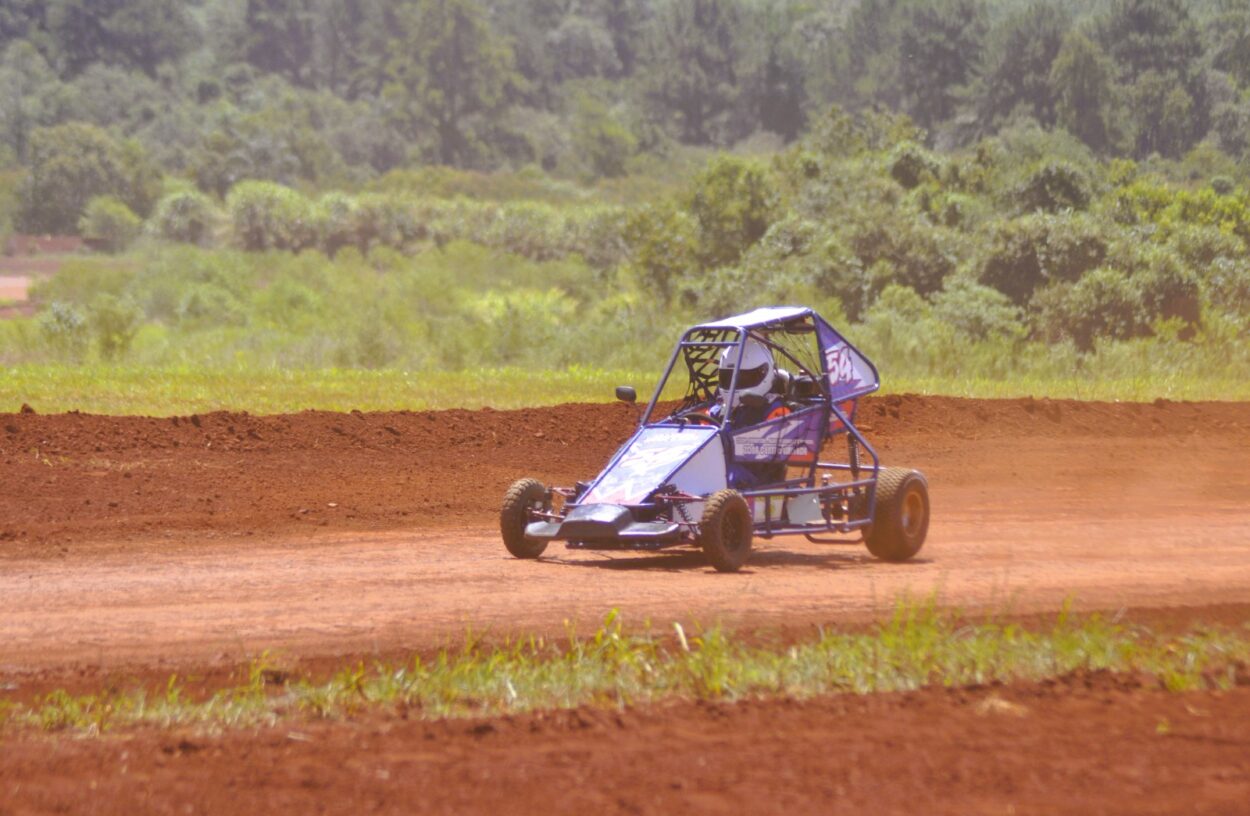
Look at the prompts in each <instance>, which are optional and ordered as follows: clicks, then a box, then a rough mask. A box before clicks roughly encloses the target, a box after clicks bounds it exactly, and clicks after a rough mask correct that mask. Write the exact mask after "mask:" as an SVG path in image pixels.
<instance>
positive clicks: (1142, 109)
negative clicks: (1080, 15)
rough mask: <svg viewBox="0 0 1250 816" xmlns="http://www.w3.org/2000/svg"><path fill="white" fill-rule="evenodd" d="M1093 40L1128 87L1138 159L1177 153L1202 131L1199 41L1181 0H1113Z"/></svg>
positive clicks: (1205, 117) (1204, 108)
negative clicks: (1154, 154) (1098, 42)
mask: <svg viewBox="0 0 1250 816" xmlns="http://www.w3.org/2000/svg"><path fill="white" fill-rule="evenodd" d="M1098 37H1099V40H1100V41H1101V42H1102V44H1103V47H1104V48H1105V49H1106V51H1107V54H1109V55H1110V57H1111V59H1112V60H1113V61H1114V63H1115V64H1116V66H1117V68H1118V69H1119V80H1120V84H1121V85H1122V86H1124V87H1126V88H1129V89H1130V91H1129V96H1130V102H1131V104H1130V107H1129V112H1130V114H1131V118H1132V120H1133V123H1134V127H1133V131H1134V134H1135V138H1134V143H1135V145H1134V146H1135V148H1136V153H1137V155H1138V156H1148V155H1149V154H1150V153H1152V152H1155V151H1159V152H1161V153H1165V154H1167V155H1178V154H1179V153H1181V152H1184V151H1185V150H1187V149H1188V148H1189V147H1191V146H1192V145H1193V144H1194V142H1196V141H1197V140H1198V138H1200V137H1201V136H1202V135H1203V134H1205V133H1206V131H1207V128H1208V127H1209V116H1210V110H1209V105H1208V102H1207V96H1206V89H1205V87H1204V84H1203V81H1202V71H1201V66H1200V63H1199V61H1200V59H1201V57H1202V40H1201V36H1200V34H1199V31H1198V26H1197V24H1196V23H1195V22H1194V20H1193V18H1192V17H1190V15H1189V11H1188V9H1187V8H1186V5H1185V3H1184V2H1183V0H1115V2H1113V3H1112V5H1111V9H1110V11H1109V12H1108V13H1107V15H1106V16H1105V17H1104V18H1103V19H1102V20H1101V21H1100V24H1099V27H1098Z"/></svg>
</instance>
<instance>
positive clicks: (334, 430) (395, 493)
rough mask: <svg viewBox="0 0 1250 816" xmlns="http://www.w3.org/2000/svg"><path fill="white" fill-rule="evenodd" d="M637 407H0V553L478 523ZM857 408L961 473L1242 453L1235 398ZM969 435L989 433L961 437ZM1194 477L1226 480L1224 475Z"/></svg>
mask: <svg viewBox="0 0 1250 816" xmlns="http://www.w3.org/2000/svg"><path fill="white" fill-rule="evenodd" d="M635 416H636V414H635V411H634V409H633V408H631V407H629V406H626V405H623V404H607V405H566V406H560V407H555V408H542V409H530V410H521V411H491V410H483V411H443V412H419V413H412V412H395V413H369V414H365V413H360V412H353V413H351V414H337V413H327V412H313V411H310V412H305V413H300V414H292V415H282V416H250V415H248V414H246V413H212V414H205V415H202V416H190V417H171V418H163V419H154V418H146V417H106V416H93V415H87V414H77V413H70V414H59V415H51V416H42V415H39V414H35V413H18V414H0V486H2V488H0V557H4V556H14V555H21V556H40V555H57V554H65V553H68V552H70V551H73V550H75V549H77V548H79V547H80V546H82V545H83V544H96V545H98V544H101V543H107V544H109V545H117V544H119V543H123V542H125V541H126V540H140V539H146V538H152V537H162V536H168V535H170V534H177V535H178V536H179V538H180V539H182V540H188V539H189V540H195V539H197V538H203V537H220V536H222V535H245V536H250V535H262V534H273V533H277V532H289V531H292V530H298V531H301V532H305V531H307V530H308V529H309V528H315V527H328V528H330V529H333V530H340V531H341V530H395V529H415V528H431V527H462V526H464V525H468V524H489V523H490V522H491V521H492V520H493V518H494V516H495V513H496V512H497V508H498V504H499V501H500V497H501V496H502V494H503V491H504V490H505V489H506V487H507V485H508V484H510V483H511V482H512V481H513V480H514V479H516V478H518V477H519V476H521V475H530V476H536V477H538V478H539V479H542V480H544V481H546V482H548V483H551V482H553V481H554V482H560V483H569V482H571V481H573V480H575V479H579V478H587V477H589V476H592V475H593V474H594V473H596V472H597V471H598V470H599V468H600V467H602V466H603V464H604V463H605V461H606V459H607V457H608V456H609V455H610V454H611V452H612V451H613V450H615V449H616V447H617V446H618V445H619V444H620V443H621V442H622V441H623V440H624V439H625V438H626V437H627V436H628V434H629V432H630V429H631V427H632V424H633V422H634V418H635ZM860 422H861V424H862V427H863V428H864V429H865V430H866V431H867V432H868V433H869V435H870V438H871V439H872V440H873V441H874V442H875V443H877V444H878V445H879V446H880V447H881V448H882V450H884V451H886V452H889V451H890V450H891V448H892V443H896V442H897V443H900V444H901V445H902V447H904V448H905V451H906V453H908V454H909V455H911V456H912V457H913V458H912V460H910V461H908V462H899V461H898V460H893V459H891V460H890V461H887V464H894V463H900V464H910V465H914V466H917V467H921V468H922V469H924V470H925V471H926V472H928V473H930V474H932V473H933V471H934V467H933V466H934V464H939V465H940V469H942V470H943V472H944V474H947V475H950V476H952V477H953V478H955V479H964V477H963V476H962V475H961V473H960V472H959V471H960V469H961V466H963V465H970V464H971V465H974V466H975V467H977V469H978V473H984V472H985V470H986V468H985V465H987V464H988V465H989V468H991V469H995V470H998V471H999V472H1000V474H1001V475H1002V476H1003V477H1008V476H1010V475H1011V470H1012V469H1013V467H1012V461H1013V455H1014V449H1015V442H1014V440H1028V441H1032V442H1038V441H1049V442H1051V443H1053V444H1054V445H1055V446H1056V449H1062V448H1064V447H1070V448H1072V450H1071V456H1072V457H1075V458H1081V456H1082V452H1081V451H1079V450H1077V449H1076V448H1078V447H1080V446H1082V445H1084V444H1086V441H1087V440H1107V439H1114V440H1143V441H1147V442H1149V443H1153V444H1157V443H1159V442H1160V441H1162V442H1166V443H1175V447H1176V448H1177V449H1178V453H1179V449H1181V448H1184V447H1187V446H1189V447H1190V448H1191V449H1190V450H1188V451H1187V452H1186V453H1185V455H1184V457H1183V458H1179V457H1178V459H1177V461H1175V462H1174V463H1172V466H1174V467H1176V468H1177V479H1178V481H1177V482H1176V483H1175V487H1177V488H1180V489H1183V488H1184V487H1186V486H1188V485H1190V484H1192V483H1191V481H1190V479H1191V478H1192V476H1190V475H1189V474H1188V473H1187V471H1188V470H1189V469H1191V468H1193V469H1195V472H1196V473H1197V474H1198V476H1199V478H1201V475H1202V470H1203V468H1204V464H1203V462H1202V455H1203V450H1195V449H1192V445H1193V443H1195V442H1199V441H1200V442H1201V444H1202V446H1203V447H1204V448H1209V447H1211V446H1218V448H1220V449H1222V450H1229V449H1233V450H1237V451H1239V452H1240V453H1241V454H1245V455H1247V456H1250V404H1244V403H1169V402H1162V401H1161V402H1159V403H1156V404H1153V405H1152V404H1140V403H1084V402H1071V401H1051V400H1033V399H1021V400H962V399H951V398H941V397H914V396H911V397H899V396H892V397H882V398H877V399H868V400H865V401H864V405H863V407H862V409H861V413H860ZM973 442H977V443H982V446H983V447H985V448H986V450H973V449H972V448H973V447H974V446H973V445H970V444H969V443H973ZM985 443H989V444H988V445H986V444H985ZM894 447H897V446H894ZM1125 447H1126V448H1127V450H1128V451H1131V450H1132V448H1133V447H1134V446H1131V445H1129V446H1125ZM987 454H988V455H989V456H990V457H991V459H990V461H989V462H988V463H987V462H986V461H985V456H986V455H987ZM1129 456H1130V457H1131V453H1130V454H1129ZM915 457H919V458H915ZM1149 457H1150V458H1143V461H1142V462H1141V465H1142V466H1143V467H1145V468H1147V469H1149V468H1154V467H1156V466H1157V465H1158V464H1159V462H1158V461H1157V459H1155V458H1153V457H1155V454H1154V453H1153V452H1152V453H1150V454H1149ZM935 458H937V459H938V460H939V461H938V462H935V461H934V459H935ZM1134 465H1135V463H1134V462H1133V461H1132V459H1131V458H1129V459H1127V460H1126V459H1125V458H1124V455H1123V453H1121V454H1120V455H1117V456H1116V457H1115V458H1114V459H1113V460H1109V461H1107V462H1106V463H1105V467H1104V469H1103V470H1104V475H1106V476H1108V477H1110V478H1112V479H1119V478H1121V477H1122V476H1124V475H1125V474H1126V472H1128V471H1129V470H1131V468H1133V467H1134ZM1090 475H1092V476H1097V475H1099V474H1096V473H1094V474H1090ZM1040 476H1041V478H1043V479H1045V478H1049V476H1048V475H1047V474H1040ZM1028 487H1029V485H1028V484H1027V480H1026V481H1025V483H1022V484H1021V488H1022V489H1025V490H1027V489H1028ZM1089 487H1091V488H1093V489H1098V487H1097V486H1096V485H1089ZM1204 487H1206V488H1208V489H1213V490H1215V491H1216V494H1218V496H1227V495H1228V494H1229V489H1227V488H1225V487H1223V486H1221V485H1220V484H1207V485H1204ZM1237 488H1238V489H1239V488H1240V485H1238V486H1237ZM1194 498H1195V500H1206V499H1210V498H1213V496H1212V495H1211V494H1210V493H1207V494H1206V495H1205V497H1203V498H1202V499H1199V497H1197V496H1195V497H1194Z"/></svg>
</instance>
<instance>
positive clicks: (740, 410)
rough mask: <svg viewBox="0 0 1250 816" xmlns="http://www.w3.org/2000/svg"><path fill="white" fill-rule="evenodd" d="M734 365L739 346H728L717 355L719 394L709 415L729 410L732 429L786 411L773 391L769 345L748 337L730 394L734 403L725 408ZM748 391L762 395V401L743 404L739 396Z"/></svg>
mask: <svg viewBox="0 0 1250 816" xmlns="http://www.w3.org/2000/svg"><path fill="white" fill-rule="evenodd" d="M737 365H738V347H737V346H729V347H728V348H726V349H725V350H724V351H722V352H721V355H720V394H719V399H718V400H717V402H716V404H715V405H713V406H712V407H711V408H710V409H709V410H708V415H709V416H711V417H713V418H715V419H719V418H720V416H721V413H722V412H723V411H725V410H728V411H729V424H730V425H731V426H733V427H735V428H745V427H748V426H750V425H758V424H759V423H761V422H764V421H765V420H768V419H776V418H777V417H779V416H783V415H784V414H786V413H789V411H788V410H787V409H786V406H785V402H784V400H783V399H782V395H781V394H779V393H777V392H776V390H775V383H776V381H777V371H776V366H775V364H774V363H773V354H772V352H771V351H769V350H768V346H766V345H764V344H763V343H761V342H760V341H759V340H756V339H755V338H753V337H751V338H747V341H746V344H745V346H744V348H743V349H742V370H741V371H740V372H739V373H738V388H737V390H736V391H734V394H733V404H732V405H730V406H728V407H726V405H725V401H724V400H725V395H726V394H728V393H729V386H730V384H731V383H732V382H733V375H734V369H735V368H736V367H737ZM747 394H754V395H758V396H760V397H764V398H765V401H764V402H762V403H760V404H757V405H754V406H752V405H743V404H742V398H743V397H744V396H746V395H747Z"/></svg>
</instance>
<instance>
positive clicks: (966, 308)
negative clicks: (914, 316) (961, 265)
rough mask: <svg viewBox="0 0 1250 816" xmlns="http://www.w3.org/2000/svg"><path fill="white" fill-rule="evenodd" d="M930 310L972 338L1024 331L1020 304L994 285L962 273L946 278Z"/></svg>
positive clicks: (978, 338) (984, 338) (1013, 334)
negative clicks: (1013, 301)
mask: <svg viewBox="0 0 1250 816" xmlns="http://www.w3.org/2000/svg"><path fill="white" fill-rule="evenodd" d="M933 313H934V315H935V316H936V317H937V318H938V319H939V320H941V321H942V322H944V323H947V324H949V325H950V326H953V327H954V328H955V330H956V331H957V332H959V334H961V335H963V336H964V337H967V338H969V339H972V340H988V339H992V338H995V337H1014V338H1019V337H1020V336H1021V335H1022V334H1023V333H1024V326H1023V324H1022V323H1021V319H1020V318H1021V310H1020V307H1018V306H1016V305H1015V304H1013V303H1012V302H1011V299H1010V298H1008V297H1007V296H1006V295H1004V294H1003V293H1002V292H999V291H998V290H997V289H991V288H990V287H988V286H981V285H980V284H978V283H976V282H975V281H971V280H968V279H967V278H963V277H952V278H951V279H949V280H947V282H946V286H945V287H943V289H942V291H941V292H938V293H937V294H936V295H935V296H934V298H933Z"/></svg>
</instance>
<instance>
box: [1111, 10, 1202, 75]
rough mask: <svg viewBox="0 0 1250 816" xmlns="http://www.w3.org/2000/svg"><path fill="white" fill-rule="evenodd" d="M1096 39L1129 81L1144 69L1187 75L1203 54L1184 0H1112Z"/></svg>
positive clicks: (1190, 73)
mask: <svg viewBox="0 0 1250 816" xmlns="http://www.w3.org/2000/svg"><path fill="white" fill-rule="evenodd" d="M1098 39H1099V41H1100V42H1101V43H1102V45H1103V47H1104V48H1105V49H1106V51H1107V54H1108V55H1109V56H1110V57H1111V59H1112V60H1114V62H1115V64H1116V65H1117V66H1119V68H1120V70H1121V76H1122V78H1124V79H1127V80H1130V81H1131V80H1133V79H1135V78H1136V77H1138V76H1140V75H1141V74H1144V73H1145V72H1147V71H1157V72H1159V73H1169V72H1171V73H1175V74H1177V75H1179V76H1183V77H1186V78H1189V77H1190V76H1192V75H1193V73H1194V69H1195V62H1196V61H1197V60H1198V59H1199V58H1200V57H1201V56H1202V40H1201V36H1200V35H1199V32H1198V26H1197V24H1196V23H1195V22H1194V21H1193V18H1192V17H1190V16H1189V11H1188V10H1187V9H1186V6H1185V3H1184V2H1183V0H1114V2H1113V3H1112V4H1111V8H1110V11H1109V12H1108V13H1107V15H1106V16H1105V17H1104V18H1102V20H1101V21H1100V24H1099V26H1098Z"/></svg>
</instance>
